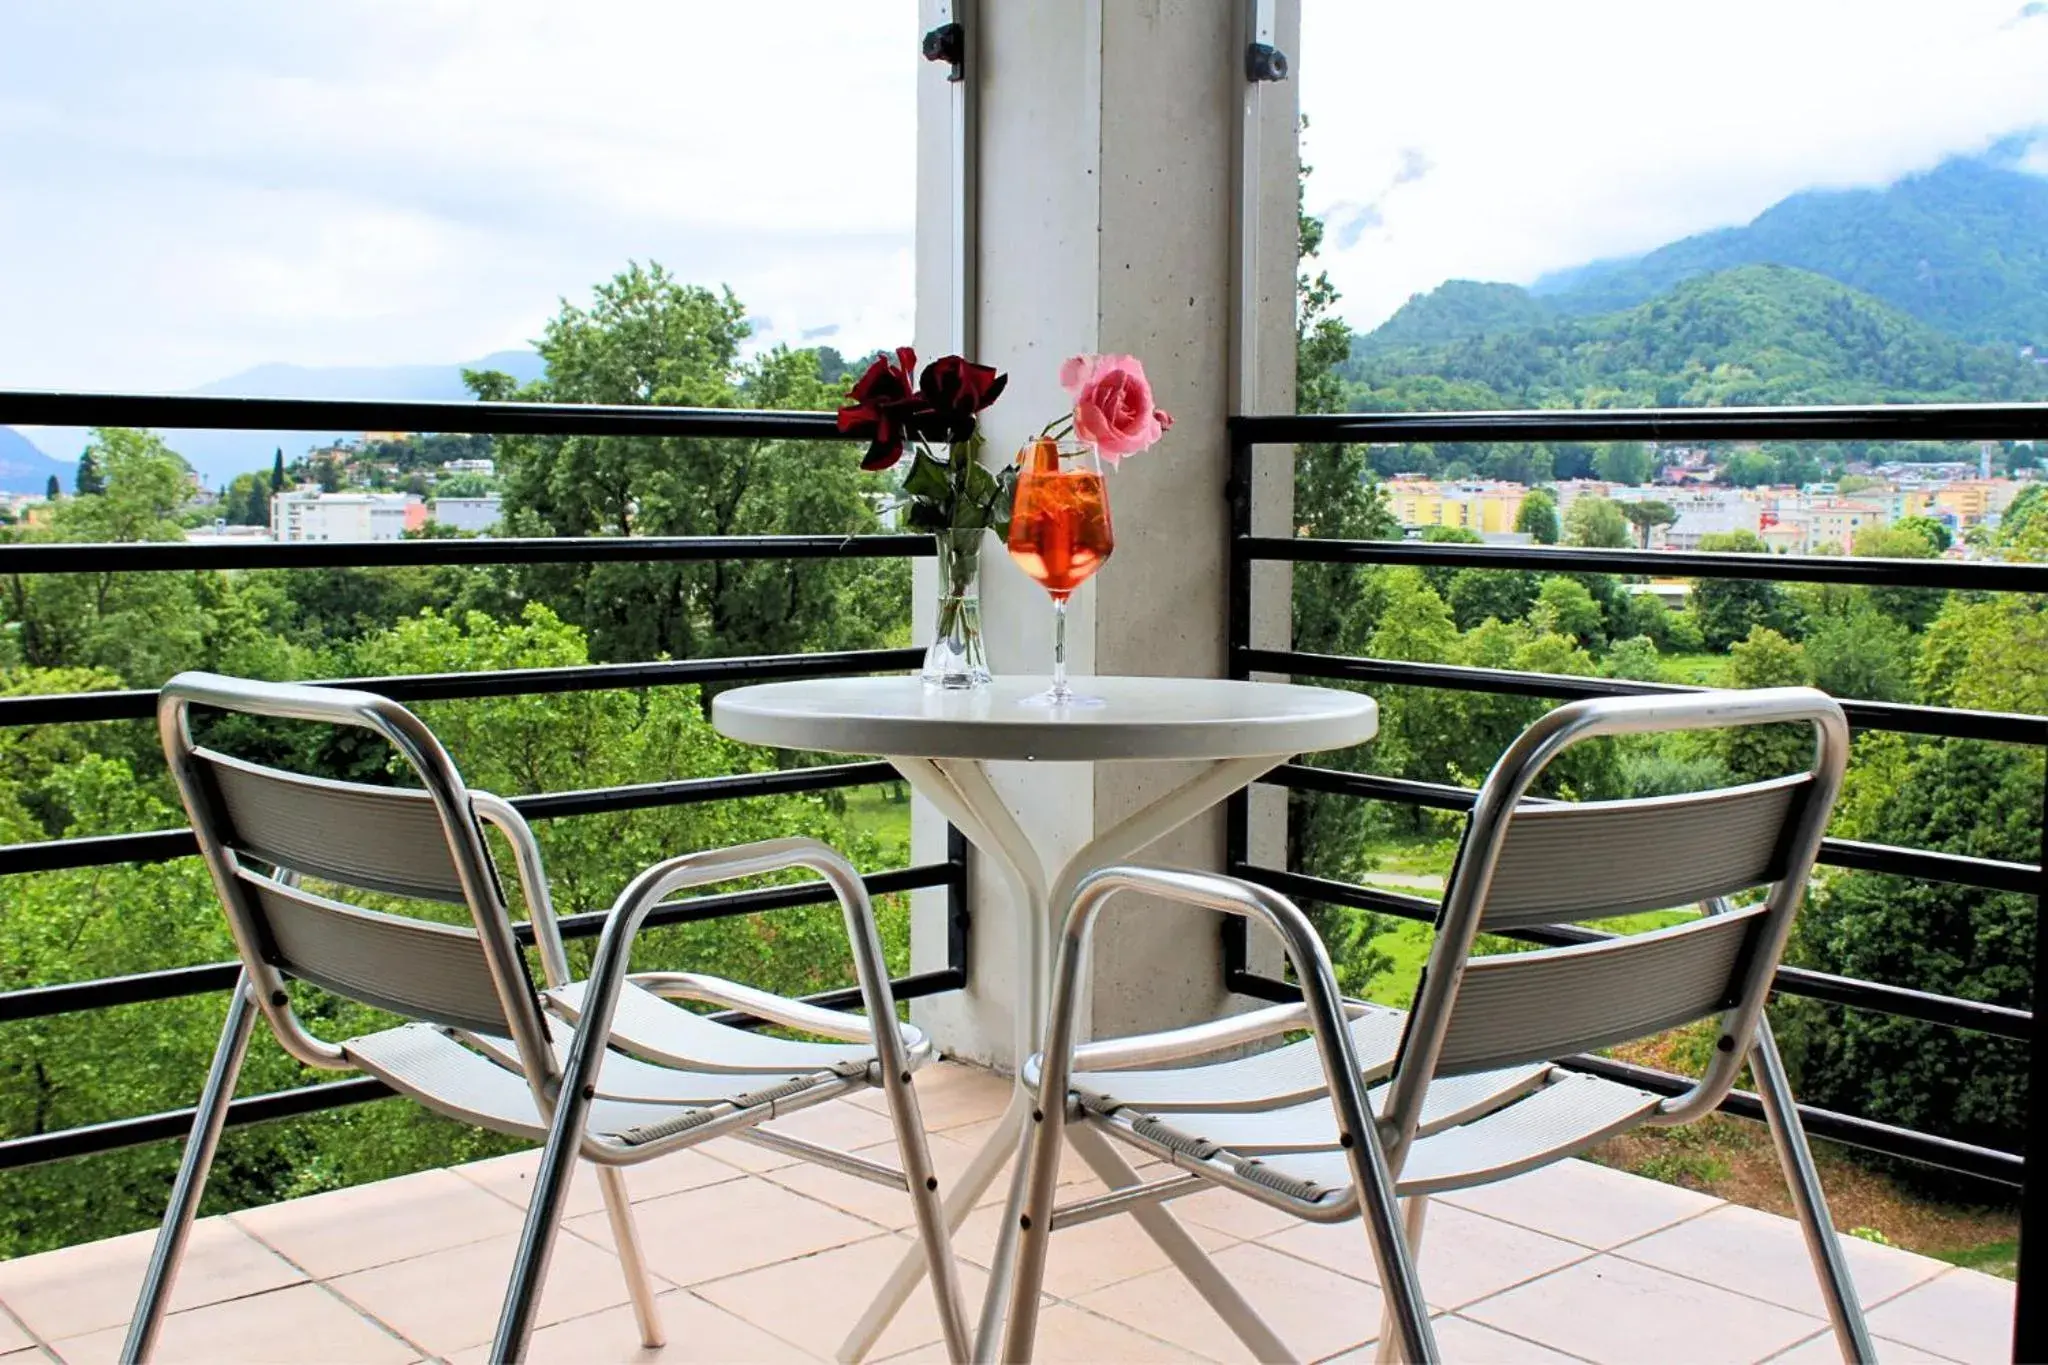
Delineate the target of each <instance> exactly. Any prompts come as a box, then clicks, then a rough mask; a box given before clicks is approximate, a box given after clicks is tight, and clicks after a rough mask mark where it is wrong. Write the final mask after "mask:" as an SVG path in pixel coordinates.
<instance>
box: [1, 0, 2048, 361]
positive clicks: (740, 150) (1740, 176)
mask: <svg viewBox="0 0 2048 1365" xmlns="http://www.w3.org/2000/svg"><path fill="white" fill-rule="evenodd" d="M1019 2H1020V3H1021V2H1022V0H1019ZM1126 2H1127V0H1115V3H1126ZM2040 3H2041V0H2031V6H2030V7H2033V8H2036V9H2038V7H2039V4H2040ZM1304 8H1305V11H1306V13H1305V24H1306V29H1307V31H1306V35H1305V39H1304V42H1303V44H1302V49H1301V51H1300V52H1298V53H1294V54H1290V55H1292V56H1293V57H1294V58H1295V69H1296V71H1297V72H1298V73H1299V78H1300V80H1301V82H1302V94H1303V98H1304V101H1305V103H1306V106H1307V108H1308V110H1309V112H1310V114H1311V115H1312V117H1313V120H1314V126H1313V128H1312V130H1311V132H1310V135H1309V147H1308V152H1309V157H1310V160H1311V161H1312V162H1313V163H1314V164H1315V166H1316V168H1317V169H1316V176H1315V179H1314V181H1313V182H1312V184H1311V187H1310V198H1309V202H1310V206H1311V208H1313V209H1318V210H1323V211H1328V212H1329V213H1330V216H1331V227H1332V232H1331V234H1330V246H1329V252H1328V256H1329V264H1330V268H1331V271H1332V274H1333V275H1334V276H1335V277H1336V278H1337V281H1338V283H1339V285H1340V286H1341V288H1342V289H1343V290H1344V293H1345V299H1344V305H1343V306H1344V307H1345V308H1346V309H1347V310H1348V312H1349V313H1350V315H1351V317H1352V318H1353V320H1354V321H1356V322H1359V323H1361V324H1369V323H1371V322H1374V321H1377V320H1378V319H1379V318H1380V317H1383V316H1385V315H1386V314H1387V313H1388V312H1390V311H1392V309H1393V308H1394V307H1396V306H1397V305H1398V304H1399V303H1400V302H1401V300H1402V299H1404V298H1405V297H1407V295H1408V294H1410V293H1412V292H1415V291H1417V290H1422V289H1427V288H1430V287H1433V286H1434V285H1435V284H1437V283H1439V282H1441V281H1442V280H1443V279H1445V278H1447V277H1450V276H1454V275H1460V276H1476V277H1481V278H1492V279H1509V280H1524V281H1526V280H1528V279H1530V278H1533V277H1534V276H1535V275H1537V274H1539V273H1541V272H1542V271H1545V270H1549V269H1554V268H1558V267H1561V266H1566V265H1571V264H1575V263H1578V262H1580V261H1583V260H1586V259H1589V258H1591V257H1595V256H1599V255H1604V254H1613V253H1618V252H1631V251H1639V250H1643V249H1646V248H1649V247H1653V246H1656V245H1658V244H1660V243H1662V242H1664V241H1668V240H1670V239H1672V238H1674V237H1678V236H1681V235H1683V234H1685V233H1688V232H1693V231H1697V230H1700V229H1702V228H1705V227H1710V226H1713V225H1716V224H1721V223H1733V222H1740V221H1743V220H1745V219H1746V218H1748V217H1750V216H1752V215H1754V214H1755V213H1756V212H1758V211H1760V210H1761V209H1763V208H1764V207H1766V206H1767V205H1769V204H1770V203H1771V202H1773V201H1774V200H1776V199H1777V198H1780V197H1782V196H1783V195H1784V194H1786V193H1789V192H1791V191H1794V190H1797V189H1800V188H1803V187H1806V186H1809V185H1814V184H1862V183H1876V182H1881V181H1883V180H1885V179H1888V178H1890V177H1892V176H1895V175H1897V174H1899V173H1900V172H1902V171H1906V170H1910V169H1913V168H1915V167H1919V166H1925V165H1930V164H1932V163H1933V162H1934V161H1936V160H1938V159H1939V158H1940V157H1941V156H1943V155H1946V154H1949V153H1952V152H1958V151H1971V150H1975V149H1978V148H1980V147H1982V146H1983V145H1984V144H1985V143H1986V142H1987V141H1988V140H1989V139H1990V138H1992V137H1994V136H1996V135H1998V134H2000V133H2004V132H2007V131H2010V130H2012V129H2014V128H2019V127H2025V126H2030V125H2036V124H2042V125H2048V18H2043V17H2040V16H2039V15H2036V16H2035V17H2032V18H2028V17H2025V15H2024V7H2023V4H2022V2H2021V0H1981V2H1980V0H1939V2H1938V3H1936V2H1935V0H1884V2H1882V3H1881V2H1880V0H1869V3H1859V4H1853V5H1852V4H1850V3H1847V0H1774V2H1773V3H1766V0H1724V2H1723V3H1720V4H1715V5H1711V6H1708V5H1701V4H1686V5H1677V4H1643V3H1640V0H1629V2H1625V0H1545V3H1542V4H1528V3H1525V2H1523V0H1440V2H1437V0H1432V3H1420V2H1419V0H1370V3H1365V2H1364V0H1304ZM6 28H7V36H6V40H5V42H4V44H0V319H4V321H0V384H4V385H8V386H77V387H94V388H171V389H175V388H183V387H187V386H190V385H194V384H197V383H200V382H203V381H206V380H209V379H214V378H218V377H221V376H223V375H227V374H230V373H233V372H234V371H237V370H240V369H242V368H244V367H247V366H250V365H253V364H257V363H260V362H264V361H289V362H294V363H299V364H311V365H343V364H388V363H396V362H404V361H439V362H447V361H453V360H457V359H468V358H474V357H476V356H480V355H482V354H484V353H486V352H488V351H491V350H495V349H498V348H500V347H505V346H511V345H518V344H521V343H522V342H524V341H525V340H527V339H528V338H531V337H532V336H534V335H535V334H536V333H537V332H538V330H539V328H540V325H541V323H542V322H543V320H544V319H545V318H547V317H548V316H549V315H551V314H552V313H553V312H554V310H555V307H556V300H557V298H558V297H559V296H562V295H569V296H571V297H577V298H580V297H584V296H585V295H586V294H587V291H588V289H589V288H590V286H591V285H592V284H594V283H596V282H597V281H599V280H601V279H603V278H606V277H607V276H609V275H610V274H611V273H612V272H614V271H616V270H617V269H619V268H620V267H621V266H622V265H623V264H624V262H625V261H627V260H628V259H640V260H646V259H650V258H651V259H657V260H660V261H662V262H664V263H665V264H667V265H668V266H670V267H671V268H672V269H674V270H675V271H676V272H677V273H679V274H680V275H682V276H683V277H685V278H687V279H691V280H697V281H702V282H706V283H730V284H731V285H732V286H733V288H734V289H735V290H736V291H737V292H738V293H739V295H740V296H741V298H742V299H743V300H744V302H745V303H746V306H747V309H748V311H749V313H751V314H752V315H754V316H755V317H757V318H762V319H765V320H766V321H767V323H768V326H767V328H765V329H764V330H765V333H766V336H767V337H768V339H772V340H788V341H799V340H801V339H802V338H803V334H804V333H805V332H806V331H809V330H811V329H815V328H818V327H826V326H837V327H838V328H839V330H838V331H837V332H836V333H835V334H834V335H833V337H832V342H833V344H835V345H838V346H840V347H841V349H843V350H847V351H857V350H859V349H862V348H864V347H867V346H871V345H876V344H882V343H886V342H889V341H891V340H894V339H896V338H898V337H902V336H905V335H907V334H908V332H909V329H910V328H909V324H910V309H911V288H912V277H913V276H912V270H911V267H910V250H911V218H912V207H911V195H912V187H913V172H914V167H913V134H914V126H913V125H914V118H915V113H914V92H913V75H914V72H915V71H916V69H917V65H918V61H919V58H918V56H917V36H918V35H917V27H916V21H915V16H914V13H913V8H912V6H911V4H910V3H909V0H888V2H887V3H882V0H862V3H858V4H847V3H844V2H843V0H839V2H837V3H835V2H834V0H784V3H779V4H776V5H773V6H767V5H754V4H749V5H716V4H711V3H708V0H693V2H691V3H684V4H675V3H658V2H657V0H642V2H641V3H633V2H632V0H589V3H583V4H573V5H571V4H562V3H560V2H559V0H501V3H498V4H495V5H493V6H490V7H488V8H485V9H479V8H478V7H477V6H475V5H474V4H473V3H469V0H351V3H349V4H346V5H325V6H311V5H294V4H282V5H281V4H277V3H275V0H209V3H208V4H206V5H200V6H160V5H145V4H137V3H134V0H11V2H10V3H9V4H8V7H7V24H6ZM2035 157H2036V159H2037V162H2038V161H2039V160H2040V159H2041V158H2043V157H2048V148H2044V147H2037V148H2036V150H2035ZM2043 169H2044V170H2048V166H2044V167H2043ZM989 173H991V174H1000V173H1001V172H1000V168H989Z"/></svg>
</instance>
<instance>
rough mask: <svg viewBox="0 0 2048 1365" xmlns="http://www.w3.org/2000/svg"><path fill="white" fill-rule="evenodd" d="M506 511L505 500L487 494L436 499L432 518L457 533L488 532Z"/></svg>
mask: <svg viewBox="0 0 2048 1365" xmlns="http://www.w3.org/2000/svg"><path fill="white" fill-rule="evenodd" d="M472 463H473V462H472ZM483 463H485V464H489V463H490V461H489V460H485V461H483ZM504 510H505V500H504V499H503V498H501V497H499V496H498V495H497V494H496V493H486V494H484V495H483V496H482V497H477V498H435V499H434V506H433V510H432V516H433V520H434V524H435V525H437V526H446V527H449V528H450V529H452V530H457V531H488V530H490V529H491V528H492V527H493V526H496V525H497V524H498V521H499V519H500V518H501V517H503V515H504Z"/></svg>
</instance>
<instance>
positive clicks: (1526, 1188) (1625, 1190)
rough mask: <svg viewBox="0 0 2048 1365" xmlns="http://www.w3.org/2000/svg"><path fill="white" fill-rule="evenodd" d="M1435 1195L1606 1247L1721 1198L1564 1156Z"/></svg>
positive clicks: (1705, 1207) (1572, 1239) (1688, 1215)
mask: <svg viewBox="0 0 2048 1365" xmlns="http://www.w3.org/2000/svg"><path fill="white" fill-rule="evenodd" d="M1436 1198H1437V1200H1438V1201H1439V1202H1441V1203H1444V1204H1449V1205H1453V1206H1455V1207H1458V1208H1465V1209H1471V1210H1472V1211H1473V1212H1474V1213H1483V1214H1486V1215H1488V1216H1489V1217H1493V1218H1500V1219H1504V1220H1506V1221H1507V1222H1510V1223H1519V1224H1521V1225H1522V1226H1523V1227H1525V1228H1532V1229H1534V1230H1535V1231H1537V1232H1541V1233H1547V1234H1548V1235H1550V1236H1552V1237H1562V1238H1564V1239H1565V1240H1566V1241H1569V1242H1581V1243H1584V1244H1585V1245H1586V1246H1589V1247H1598V1248H1599V1249H1601V1250H1602V1251H1605V1250H1606V1249H1608V1248H1609V1247H1613V1246H1618V1245H1620V1244H1621V1243H1623V1242H1628V1241H1633V1240H1634V1239H1635V1238H1638V1237H1641V1236H1644V1235H1645V1234H1647V1233H1651V1232H1655V1231H1656V1230H1658V1229H1659V1228H1665V1227H1669V1226H1671V1224H1673V1223H1676V1222H1680V1221H1682V1220H1684V1219H1687V1218H1692V1217H1695V1216H1696V1215H1698V1214H1702V1213H1705V1212H1706V1211H1707V1210H1709V1209H1711V1208H1714V1207H1716V1206H1717V1205H1719V1204H1720V1203H1721V1201H1720V1200H1718V1199H1714V1198H1712V1197H1710V1196H1708V1195H1704V1194H1700V1193H1698V1192H1697V1191H1694V1190H1685V1189H1680V1188H1679V1187H1678V1186H1676V1185H1666V1184H1662V1183H1660V1182H1659V1181H1655V1180H1645V1179H1644V1178H1643V1177H1641V1176H1639V1175H1630V1174H1628V1173H1627V1172H1626V1171H1616V1170H1610V1169H1609V1168H1607V1167H1605V1166H1595V1165H1594V1164H1593V1163H1591V1162H1590V1161H1560V1162H1557V1163H1556V1164H1555V1165H1551V1166H1545V1167H1543V1168H1542V1169H1541V1170H1536V1171H1531V1172H1530V1173H1529V1174H1527V1175H1518V1176H1516V1177H1515V1178H1514V1179H1512V1180H1502V1181H1499V1182H1496V1183H1495V1184H1492V1185H1480V1186H1476V1187H1475V1188H1473V1189H1469V1190H1453V1191H1451V1192H1450V1193H1449V1194H1443V1195H1438V1196H1436Z"/></svg>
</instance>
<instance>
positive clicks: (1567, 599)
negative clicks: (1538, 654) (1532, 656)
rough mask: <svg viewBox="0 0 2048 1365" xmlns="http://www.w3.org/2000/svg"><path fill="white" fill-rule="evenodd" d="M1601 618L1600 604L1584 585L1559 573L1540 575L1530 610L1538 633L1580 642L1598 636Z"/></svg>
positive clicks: (1583, 642)
mask: <svg viewBox="0 0 2048 1365" xmlns="http://www.w3.org/2000/svg"><path fill="white" fill-rule="evenodd" d="M1604 620H1605V618H1604V617H1603V616H1602V614H1601V611H1600V604H1599V603H1598V602H1595V601H1594V600H1593V594H1592V593H1590V592H1587V591H1586V588H1585V585H1584V584H1582V583H1580V582H1578V581H1577V580H1576V579H1572V578H1567V577H1565V576H1564V575H1563V574H1549V575H1546V576H1545V577H1544V579H1543V586H1542V588H1541V589H1540V590H1539V591H1538V592H1537V594H1536V607H1535V610H1534V611H1533V612H1531V614H1530V622H1531V624H1533V625H1534V626H1535V627H1536V629H1537V630H1538V631H1539V632H1540V633H1543V634H1546V635H1566V636H1570V637H1572V638H1573V639H1575V640H1577V641H1578V642H1579V643H1580V644H1581V645H1589V644H1591V643H1593V641H1594V640H1596V639H1598V638H1600V627H1601V625H1602V624H1603V622H1604Z"/></svg>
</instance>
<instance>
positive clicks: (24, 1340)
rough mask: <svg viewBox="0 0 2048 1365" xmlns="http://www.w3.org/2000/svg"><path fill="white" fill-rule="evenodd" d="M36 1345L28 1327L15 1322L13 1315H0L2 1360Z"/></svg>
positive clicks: (0, 1355)
mask: <svg viewBox="0 0 2048 1365" xmlns="http://www.w3.org/2000/svg"><path fill="white" fill-rule="evenodd" d="M17 1264H18V1263H17ZM35 1344H36V1339H35V1337H34V1336H33V1335H32V1334H31V1333H30V1332H29V1330H28V1329H27V1328H26V1327H23V1326H22V1325H21V1324H20V1323H18V1322H16V1321H15V1320H14V1316H13V1314H11V1313H0V1360H5V1359H6V1358H7V1357H8V1356H11V1355H13V1354H15V1353H16V1352H17V1351H24V1350H27V1349H29V1348H31V1347H33V1346H34V1345H35Z"/></svg>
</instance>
